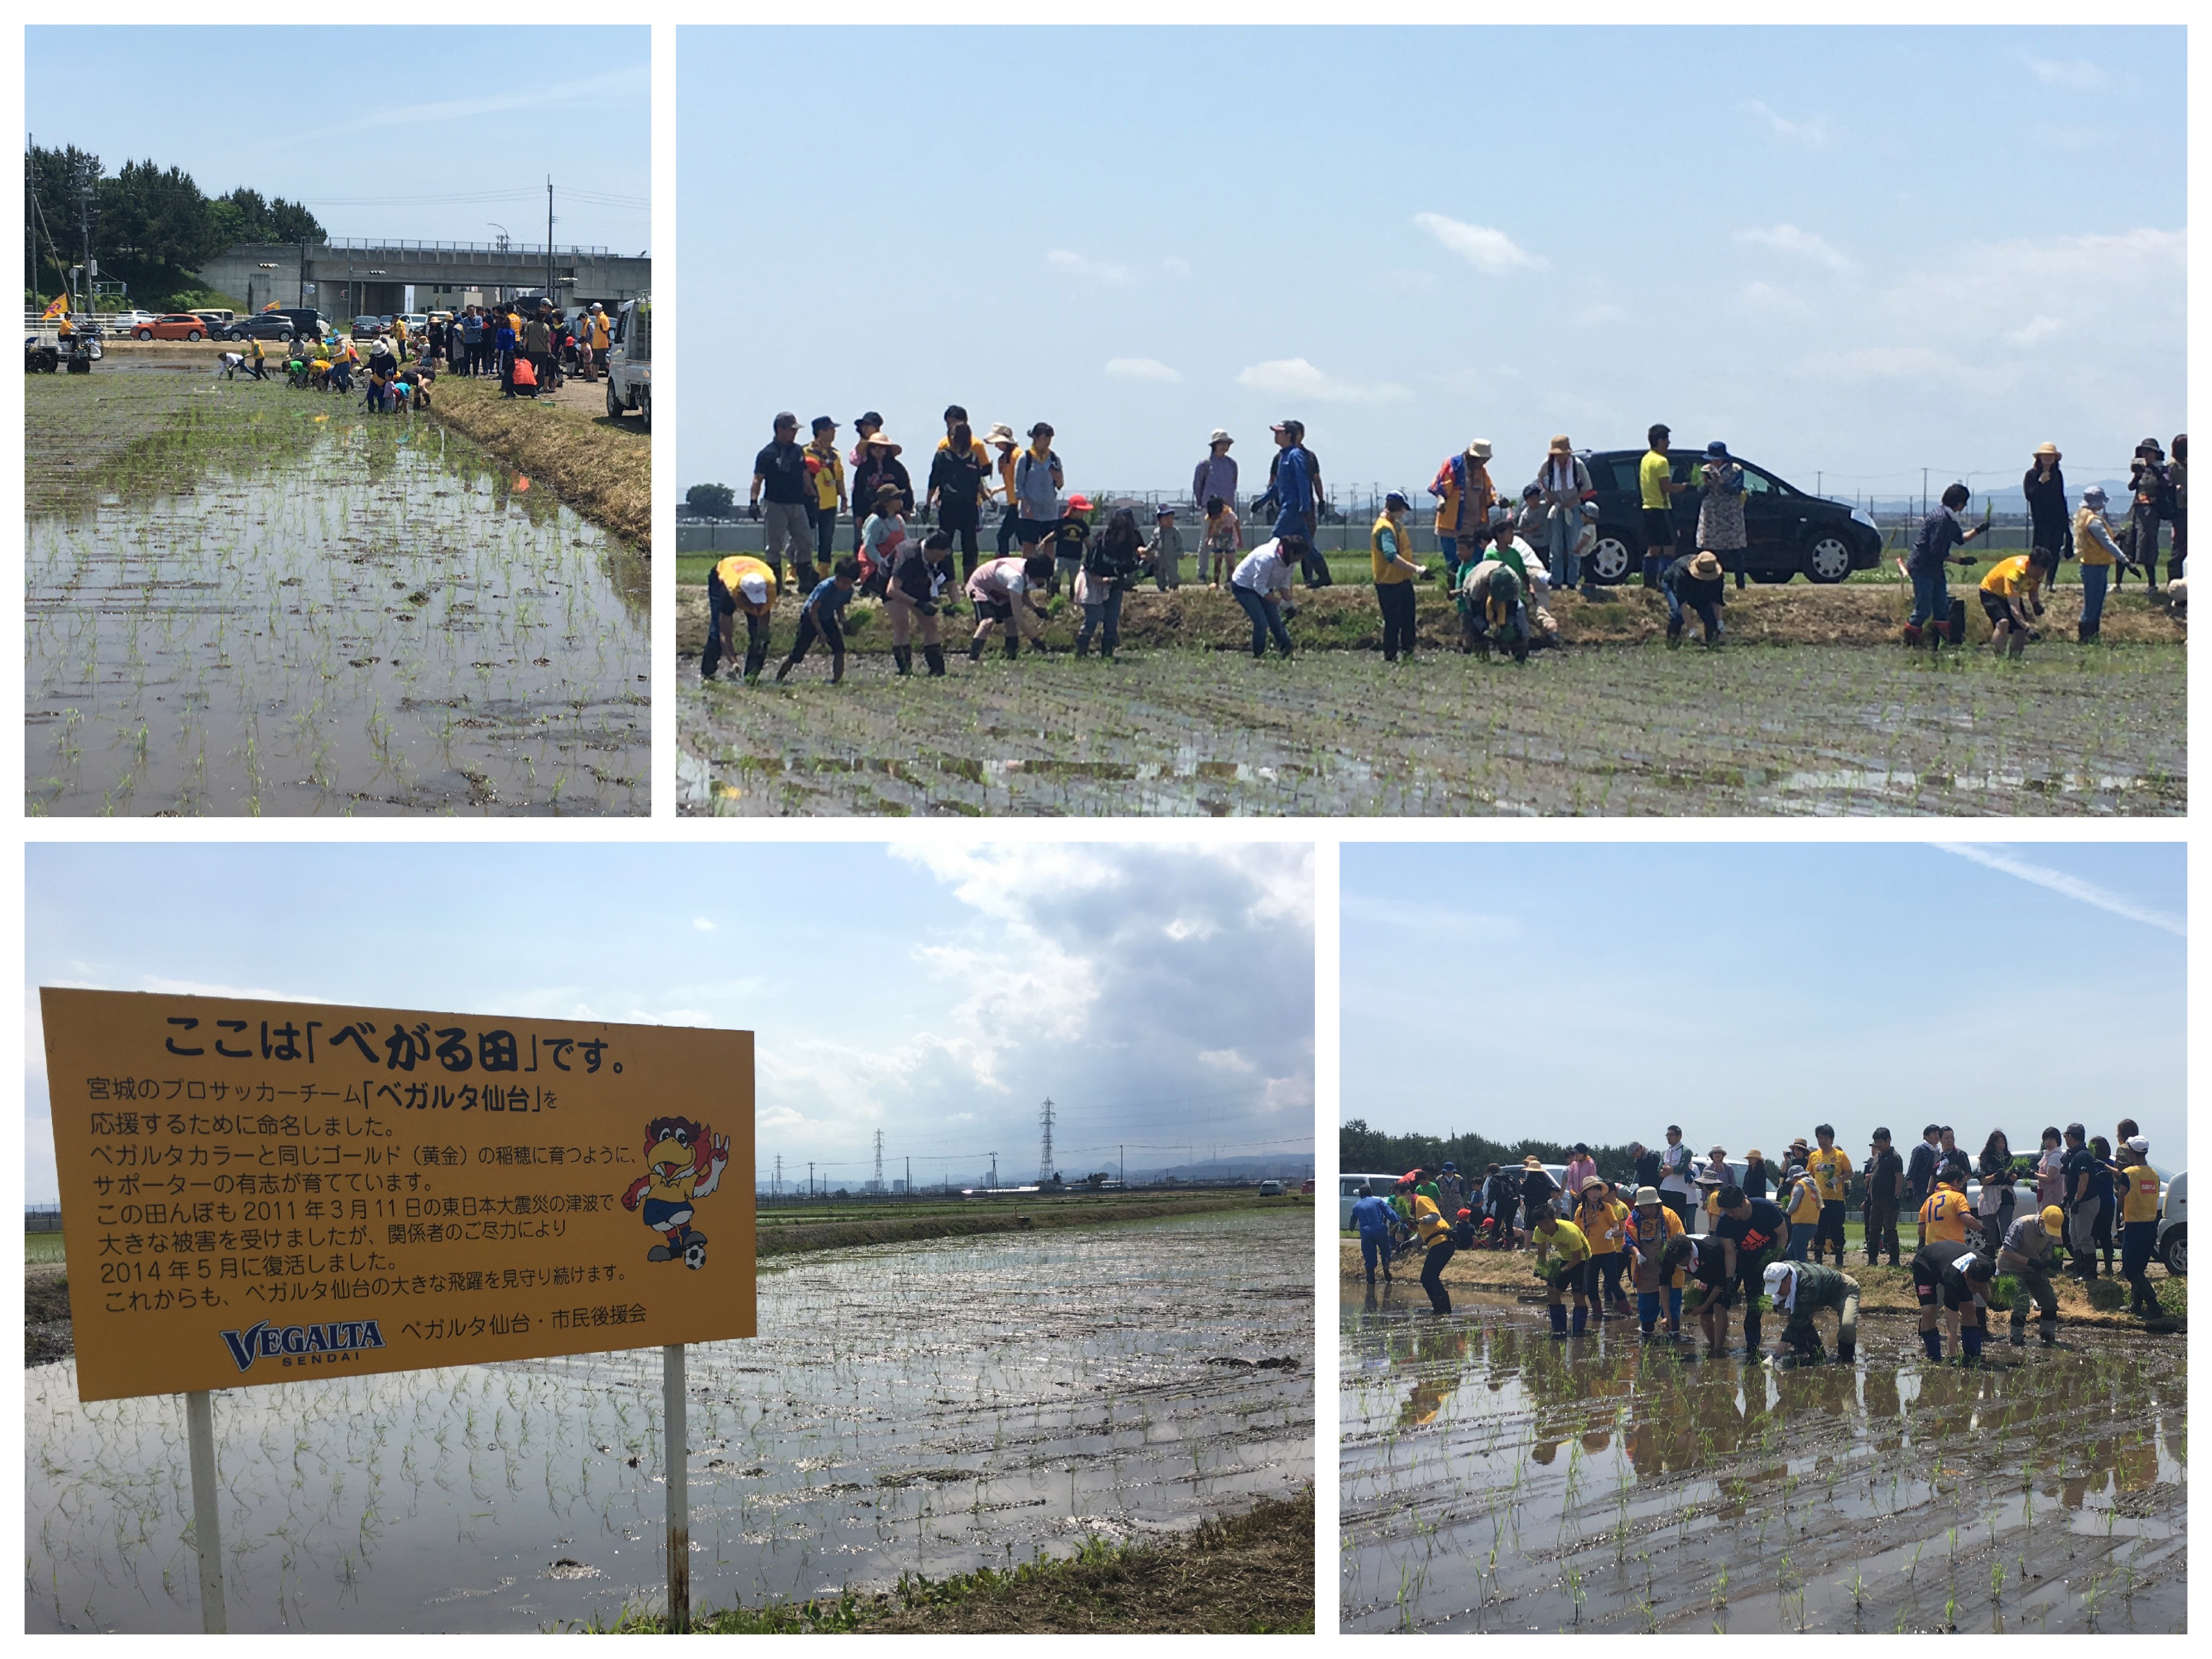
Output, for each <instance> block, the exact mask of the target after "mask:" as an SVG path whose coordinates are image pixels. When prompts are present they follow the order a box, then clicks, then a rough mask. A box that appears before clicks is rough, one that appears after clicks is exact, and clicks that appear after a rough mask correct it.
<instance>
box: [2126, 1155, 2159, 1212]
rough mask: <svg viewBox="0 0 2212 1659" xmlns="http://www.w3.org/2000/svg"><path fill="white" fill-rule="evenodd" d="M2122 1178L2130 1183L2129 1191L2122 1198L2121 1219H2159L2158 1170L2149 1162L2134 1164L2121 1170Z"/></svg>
mask: <svg viewBox="0 0 2212 1659" xmlns="http://www.w3.org/2000/svg"><path fill="white" fill-rule="evenodd" d="M2120 1179H2122V1180H2123V1181H2124V1182H2127V1183H2128V1189H2127V1192H2126V1193H2125V1194H2124V1195H2123V1196H2122V1198H2121V1199H2120V1219H2121V1220H2122V1221H2124V1222H2125V1221H2155V1220H2157V1219H2158V1171H2157V1170H2154V1169H2152V1168H2151V1167H2150V1165H2148V1164H2130V1165H2129V1166H2128V1167H2127V1168H2126V1169H2124V1170H2121V1171H2120Z"/></svg>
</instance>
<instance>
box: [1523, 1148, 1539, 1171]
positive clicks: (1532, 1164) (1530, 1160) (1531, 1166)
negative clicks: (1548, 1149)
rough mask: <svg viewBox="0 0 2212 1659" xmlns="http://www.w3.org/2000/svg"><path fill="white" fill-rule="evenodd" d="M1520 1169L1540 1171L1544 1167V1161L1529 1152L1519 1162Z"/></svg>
mask: <svg viewBox="0 0 2212 1659" xmlns="http://www.w3.org/2000/svg"><path fill="white" fill-rule="evenodd" d="M1521 1167H1522V1169H1524V1170H1541V1169H1542V1168H1543V1167H1544V1160H1543V1159H1542V1158H1539V1157H1537V1156H1536V1154H1535V1153H1534V1152H1530V1153H1529V1154H1528V1156H1527V1157H1526V1158H1522V1160H1521Z"/></svg>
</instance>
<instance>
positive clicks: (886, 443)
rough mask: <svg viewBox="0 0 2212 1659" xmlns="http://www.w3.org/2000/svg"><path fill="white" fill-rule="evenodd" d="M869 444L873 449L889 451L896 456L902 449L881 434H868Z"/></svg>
mask: <svg viewBox="0 0 2212 1659" xmlns="http://www.w3.org/2000/svg"><path fill="white" fill-rule="evenodd" d="M868 443H869V445H870V447H873V448H881V449H888V450H890V453H892V454H894V455H896V454H897V453H899V451H900V449H901V448H902V446H901V445H898V444H895V443H893V442H892V441H890V439H889V438H886V437H885V436H884V435H883V434H882V433H881V432H872V433H870V434H869V435H868Z"/></svg>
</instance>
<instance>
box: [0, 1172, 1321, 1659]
mask: <svg viewBox="0 0 2212 1659" xmlns="http://www.w3.org/2000/svg"><path fill="white" fill-rule="evenodd" d="M1312 1262H1313V1250H1312V1214H1311V1212H1310V1211H1303V1210H1302V1211H1296V1212H1288V1211H1286V1212H1279V1213H1268V1214H1261V1215H1254V1216H1241V1215H1231V1216H1225V1215H1206V1216H1202V1217H1199V1218H1192V1219H1188V1220H1175V1221H1165V1222H1138V1223H1130V1224H1127V1225H1121V1226H1117V1227H1113V1228H1105V1229H1100V1230H1098V1231H1076V1230H1070V1231H1054V1232H1050V1233H1047V1234H1042V1235H1036V1234H1000V1235H994V1236H992V1237H987V1238H982V1239H978V1240H974V1241H943V1242H937V1243H924V1244H904V1245H889V1246H878V1247H871V1248H866V1249H852V1250H844V1251H838V1252H834V1253H829V1254H824V1255H808V1256H799V1257H793V1258H787V1259H786V1260H784V1261H776V1262H769V1263H763V1266H762V1269H761V1278H760V1330H761V1332H762V1334H761V1336H760V1337H758V1338H757V1339H756V1340H752V1341H748V1342H726V1343H717V1344H712V1345H705V1346H697V1347H694V1348H692V1349H691V1350H690V1359H689V1365H688V1381H689V1383H690V1407H689V1416H690V1476H689V1478H690V1510H691V1547H692V1563H691V1576H692V1591H691V1594H692V1604H693V1606H694V1607H699V1608H704V1607H723V1606H727V1605H730V1604H731V1603H732V1602H733V1601H737V1600H739V1599H741V1598H742V1599H744V1600H748V1601H757V1600H759V1599H761V1598H763V1597H767V1596H770V1595H781V1596H794V1597H795V1596H803V1595H815V1594H817V1593H819V1592H822V1591H824V1590H831V1591H834V1590H835V1589H838V1588H840V1587H842V1586H846V1585H852V1586H854V1587H861V1586H888V1585H890V1584H891V1583H895V1582H896V1579H897V1577H898V1576H899V1575H900V1574H901V1573H902V1572H923V1573H927V1574H929V1575H931V1576H932V1577H936V1576H939V1575H943V1574H946V1573H952V1572H958V1571H967V1570H969V1569H972V1568H975V1567H977V1566H981V1565H1000V1566H1003V1565H1007V1564H1008V1563H1009V1562H1012V1561H1023V1560H1027V1559H1030V1558H1031V1556H1032V1555H1034V1554H1035V1553H1037V1552H1039V1551H1042V1552H1044V1553H1048V1554H1066V1553H1072V1552H1073V1550H1074V1549H1075V1548H1076V1547H1079V1545H1080V1543H1081V1542H1082V1541H1083V1539H1084V1538H1085V1537H1086V1536H1089V1535H1103V1536H1107V1537H1110V1538H1116V1539H1123V1538H1128V1537H1132V1536H1135V1535H1139V1534H1146V1533H1151V1532H1162V1531H1168V1530H1180V1529H1183V1528H1189V1527H1192V1526H1194V1525H1195V1524H1196V1523H1197V1522H1199V1521H1200V1519H1202V1518H1204V1517H1206V1516H1212V1515H1218V1514H1221V1513H1225V1512H1228V1511H1232V1510H1241V1509H1243V1508H1246V1507H1249V1504H1250V1503H1251V1501H1252V1500H1254V1499H1255V1498H1259V1497H1262V1496H1286V1495H1288V1494H1290V1493H1291V1492H1295V1491H1296V1489H1297V1487H1298V1486H1302V1485H1304V1483H1305V1482H1307V1481H1309V1480H1311V1479H1312V1476H1313V1435H1314V1390H1315V1383H1314V1378H1313V1373H1312V1364H1311V1359H1312V1354H1313V1291H1312V1277H1313V1267H1312ZM1285 1357H1295V1358H1296V1359H1297V1364H1296V1365H1295V1367H1292V1368H1284V1367H1280V1366H1261V1365H1260V1364H1256V1363H1255V1362H1257V1361H1260V1360H1262V1359H1280V1358H1285ZM1230 1362H1243V1363H1230ZM72 1370H73V1368H72V1366H71V1365H70V1364H67V1363H64V1364H56V1365H49V1366H44V1367H40V1368H38V1369H35V1370H29V1371H27V1372H26V1373H25V1376H24V1387H25V1394H26V1401H25V1417H26V1422H25V1431H26V1468H25V1481H26V1494H25V1501H26V1505H27V1508H26V1522H25V1524H26V1539H25V1557H26V1563H25V1565H26V1571H25V1583H24V1594H25V1620H26V1627H27V1629H29V1630H31V1631H50V1630H94V1629H97V1630H109V1631H131V1632H152V1631H190V1630H197V1628H198V1627H199V1626H198V1619H199V1615H198V1603H197V1577H196V1566H195V1559H194V1557H193V1556H192V1554H191V1551H190V1550H189V1549H188V1547H186V1544H185V1541H184V1534H185V1528H186V1526H187V1523H188V1522H189V1520H190V1516H191V1478H190V1474H189V1470H188V1467H187V1462H186V1456H185V1440H184V1426H183V1407H182V1404H181V1402H180V1401H178V1400H177V1399H175V1398H173V1397H164V1398H159V1399H148V1400H141V1401H111V1402H106V1403H102V1404H99V1405H94V1406H90V1407H84V1406H80V1405H78V1404H77V1403H76V1389H75V1383H74V1377H73V1375H72ZM215 1423H216V1459H217V1463H218V1467H219V1468H220V1470H221V1474H222V1487H223V1496H222V1528H223V1533H222V1537H223V1545H224V1552H225V1557H226V1561H225V1571H226V1573H227V1574H228V1589H229V1612H230V1621H231V1628H232V1629H233V1630H234V1631H286V1632H294V1631H298V1632H319V1631H356V1632H374V1631H398V1630H409V1631H417V1630H469V1631H532V1630H536V1629H539V1628H542V1627H544V1626H549V1625H554V1624H557V1623H559V1622H562V1621H565V1620H589V1619H591V1618H592V1617H593V1616H595V1615H596V1616H599V1617H601V1618H603V1619H611V1617H612V1616H613V1615H614V1614H615V1613H616V1612H617V1610H618V1609H619V1608H620V1607H622V1606H623V1603H624V1602H625V1601H630V1602H647V1601H651V1602H655V1603H658V1602H659V1601H661V1599H662V1597H663V1592H664V1589H665V1582H666V1580H665V1563H664V1557H663V1551H662V1540H663V1528H664V1524H665V1521H664V1517H665V1502H666V1500H665V1487H664V1486H663V1485H662V1480H661V1440H660V1425H661V1412H660V1360H659V1351H658V1350H657V1349H656V1350H653V1351H650V1352H632V1353H619V1354H606V1355H595V1356H586V1357H581V1358H574V1359H568V1360H555V1361H537V1362H531V1363H527V1364H511V1365H495V1366H483V1367H477V1368H473V1369H465V1370H446V1371H427V1372H418V1373H413V1374H400V1375H393V1376H372V1377H362V1378H357V1379H351V1380H348V1381H344V1382H340V1381H337V1380H335V1379H333V1380H332V1381H331V1382H329V1383H324V1384H319V1385H314V1386H282V1385H280V1386H276V1387H270V1388H262V1389H247V1390H242V1391H231V1392H226V1393H222V1394H219V1395H216V1404H215Z"/></svg>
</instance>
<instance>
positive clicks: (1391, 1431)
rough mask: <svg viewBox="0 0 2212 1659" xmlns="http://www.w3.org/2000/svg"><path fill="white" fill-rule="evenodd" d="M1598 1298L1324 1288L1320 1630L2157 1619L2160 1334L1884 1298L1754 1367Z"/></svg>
mask: <svg viewBox="0 0 2212 1659" xmlns="http://www.w3.org/2000/svg"><path fill="white" fill-rule="evenodd" d="M1407 1289H1411V1290H1412V1291H1413V1294H1412V1296H1411V1297H1410V1299H1409V1298H1408V1297H1407V1294H1406V1291H1407ZM1416 1304H1418V1307H1417V1306H1416ZM1625 1323H1626V1322H1620V1321H1614V1322H1609V1323H1607V1325H1606V1326H1605V1327H1603V1328H1602V1330H1601V1334H1593V1335H1591V1336H1589V1337H1585V1338H1583V1339H1580V1340H1570V1341H1561V1340H1554V1339H1553V1337H1552V1336H1551V1334H1550V1331H1549V1328H1548V1327H1547V1324H1546V1323H1545V1322H1544V1318H1543V1315H1542V1311H1541V1310H1521V1309H1514V1308H1510V1307H1508V1306H1506V1305H1504V1304H1502V1303H1500V1302H1498V1301H1496V1300H1494V1299H1490V1298H1485V1299H1482V1300H1480V1301H1479V1302H1474V1303H1470V1304H1468V1305H1467V1306H1465V1307H1463V1308H1462V1310H1461V1311H1459V1312H1458V1313H1455V1315H1453V1316H1449V1317H1448V1318H1444V1319H1437V1317H1435V1316H1433V1315H1431V1314H1430V1313H1429V1311H1428V1310H1427V1304H1426V1303H1425V1300H1423V1298H1422V1297H1420V1295H1419V1290H1418V1288H1417V1287H1401V1289H1400V1291H1399V1293H1398V1294H1397V1295H1395V1296H1386V1297H1383V1298H1382V1299H1381V1300H1379V1301H1374V1302H1370V1301H1365V1300H1361V1299H1356V1298H1355V1297H1352V1296H1349V1295H1347V1297H1346V1298H1345V1300H1344V1303H1343V1312H1342V1333H1343V1346H1342V1359H1341V1364H1342V1371H1341V1376H1340V1437H1341V1446H1340V1473H1341V1487H1340V1505H1341V1514H1340V1522H1341V1528H1342V1538H1341V1541H1340V1578H1341V1589H1342V1602H1341V1617H1342V1621H1343V1627H1344V1628H1345V1629H1346V1631H1354V1632H1370V1631H1372V1632H1380V1631H1389V1630H1419V1631H1501V1632H1504V1631H1511V1632H1528V1631H1553V1630H1560V1631H1571V1630H1588V1631H1592V1632H1706V1631H1709V1630H1711V1631H1718V1632H1785V1631H1792V1632H1794V1631H1801V1630H1813V1631H1899V1632H1903V1631H1916V1632H1926V1631H1944V1630H1960V1631H1987V1632H1999V1633H2013V1632H2021V1631H2037V1632H2043V1631H2050V1632H2060V1631H2066V1632H2079V1631H2092V1630H2094V1631H2110V1632H2122V1631H2142V1632H2151V1631H2158V1632H2165V1631H2180V1630H2183V1629H2185V1581H2184V1572H2185V1565H2186V1552H2187V1533H2186V1517H2187V1507H2186V1505H2187V1476H2188V1431H2187V1424H2186V1418H2185V1412H2186V1393H2187V1381H2188V1358H2187V1349H2186V1346H2185V1339H2183V1338H2180V1337H2165V1338H2148V1337H2145V1336H2142V1335H2141V1334H2130V1335H2127V1336H2109V1335H2106V1334H2103V1333H2087V1332H2079V1331H2069V1332H2066V1333H2063V1334H2064V1336H2065V1343H2064V1346H2063V1347H2062V1348H2060V1349H2058V1350H2056V1351H2050V1352H2046V1351H2045V1350H2043V1349H2042V1348H2040V1347H2039V1346H2035V1345H2034V1342H2033V1338H2031V1340H2030V1346H2028V1347H2027V1349H2025V1350H2016V1349H2014V1348H2012V1347H2010V1346H2008V1345H2006V1344H2005V1343H2004V1341H2003V1340H2002V1338H2000V1339H1999V1341H1998V1343H1997V1345H1996V1346H1993V1347H1992V1348H1991V1349H1990V1351H1989V1352H1990V1354H1991V1356H1992V1358H1991V1359H1990V1363H1989V1364H1988V1365H1987V1366H1986V1367H1985V1368H1984V1369H1980V1370H1961V1369H1960V1368H1958V1367H1956V1366H1955V1365H1946V1366H1941V1367H1936V1366H1930V1365H1929V1364H1928V1363H1927V1362H1926V1360H1925V1358H1923V1355H1922V1354H1921V1352H1920V1348H1919V1344H1918V1342H1917V1339H1916V1337H1915V1335H1914V1333H1913V1328H1912V1322H1911V1320H1910V1319H1909V1318H1887V1317H1885V1318H1881V1319H1877V1320H1874V1321H1869V1322H1862V1324H1861V1327H1860V1343H1861V1348H1860V1353H1859V1357H1858V1359H1857V1363H1856V1364H1852V1365H1843V1364H1826V1365H1818V1366H1811V1367H1807V1368H1803V1369H1797V1368H1787V1369H1779V1370H1778V1369H1775V1368H1773V1367H1771V1365H1769V1364H1765V1363H1759V1364H1747V1363H1746V1362H1745V1359H1744V1358H1743V1355H1742V1353H1741V1348H1740V1347H1739V1349H1738V1350H1737V1351H1736V1352H1734V1353H1732V1354H1730V1355H1729V1356H1727V1357H1725V1358H1720V1359H1710V1360H1709V1359H1700V1358H1697V1357H1696V1356H1695V1354H1694V1352H1692V1348H1693V1345H1692V1344H1691V1343H1689V1342H1688V1341H1686V1340H1685V1342H1683V1343H1682V1344H1680V1345H1677V1344H1674V1343H1670V1342H1668V1341H1666V1340H1664V1339H1663V1338H1661V1339H1658V1340H1649V1341H1647V1340H1640V1339H1639V1338H1638V1336H1637V1334H1636V1333H1635V1330H1634V1327H1633V1325H1632V1324H1626V1334H1624V1324H1625ZM1685 1324H1686V1327H1690V1326H1692V1325H1693V1322H1691V1321H1686V1322H1685ZM1767 1325H1768V1333H1767V1334H1768V1338H1769V1341H1770V1345H1771V1340H1772V1338H1773V1337H1774V1336H1775V1335H1776V1334H1778V1327H1777V1323H1776V1322H1775V1321H1773V1320H1772V1319H1770V1320H1769V1321H1768V1322H1767ZM1738 1335H1739V1340H1740V1339H1741V1333H1740V1332H1739V1334H1738ZM1830 1335H1831V1336H1832V1331H1831V1332H1830Z"/></svg>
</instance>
